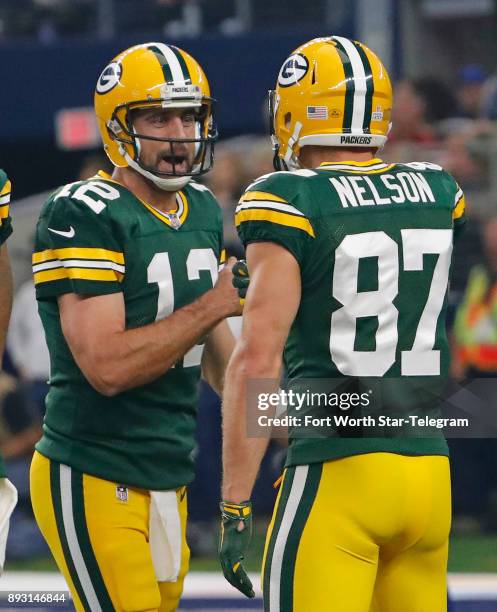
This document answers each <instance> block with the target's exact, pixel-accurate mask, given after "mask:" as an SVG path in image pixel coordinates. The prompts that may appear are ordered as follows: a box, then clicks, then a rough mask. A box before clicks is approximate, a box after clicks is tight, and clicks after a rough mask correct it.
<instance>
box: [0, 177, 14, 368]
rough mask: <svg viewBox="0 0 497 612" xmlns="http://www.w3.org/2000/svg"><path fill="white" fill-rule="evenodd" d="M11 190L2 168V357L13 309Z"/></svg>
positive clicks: (0, 195)
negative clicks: (10, 250) (9, 246)
mask: <svg viewBox="0 0 497 612" xmlns="http://www.w3.org/2000/svg"><path fill="white" fill-rule="evenodd" d="M10 191H11V186H10V181H9V179H8V178H7V175H6V174H5V172H4V171H3V170H0V283H1V285H0V359H1V357H2V355H3V351H4V348H5V337H6V336H7V328H8V326H9V320H10V311H11V309H12V272H11V270H10V262H9V253H8V251H7V245H6V244H5V241H6V240H7V238H8V237H9V236H10V234H11V233H12V223H11V219H10V215H9V205H10Z"/></svg>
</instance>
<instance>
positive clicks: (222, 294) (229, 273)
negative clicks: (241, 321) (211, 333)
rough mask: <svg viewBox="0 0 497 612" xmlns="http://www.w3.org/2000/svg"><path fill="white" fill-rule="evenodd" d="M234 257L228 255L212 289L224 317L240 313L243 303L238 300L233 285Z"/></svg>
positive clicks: (238, 297)
mask: <svg viewBox="0 0 497 612" xmlns="http://www.w3.org/2000/svg"><path fill="white" fill-rule="evenodd" d="M236 261H237V260H236V257H230V258H229V259H228V261H227V262H226V264H225V265H224V267H223V269H222V270H221V272H219V276H218V279H217V283H216V286H215V287H214V291H215V292H216V294H217V297H218V299H219V300H220V307H221V308H222V309H223V311H224V312H225V313H226V314H225V316H226V317H235V316H237V315H241V314H242V310H243V304H241V302H240V296H239V295H238V291H237V290H236V289H235V287H234V286H233V266H234V265H235V264H236Z"/></svg>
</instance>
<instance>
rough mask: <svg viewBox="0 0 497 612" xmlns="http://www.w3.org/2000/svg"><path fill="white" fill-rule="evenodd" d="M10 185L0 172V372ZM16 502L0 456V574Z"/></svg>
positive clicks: (8, 303)
mask: <svg viewBox="0 0 497 612" xmlns="http://www.w3.org/2000/svg"><path fill="white" fill-rule="evenodd" d="M10 192H11V185H10V181H9V179H8V178H7V175H6V174H5V172H4V171H3V170H0V370H1V362H2V357H3V351H4V348H5V338H6V336H7V328H8V326H9V320H10V311H11V309H12V272H11V269H10V261H9V254H8V251H7V245H6V244H5V241H6V240H7V238H8V237H9V236H10V234H11V233H12V221H11V218H10V213H9V207H10ZM16 503H17V491H16V488H15V487H14V485H13V484H12V483H11V482H10V480H8V479H7V474H6V473H5V466H4V463H3V459H2V457H1V455H0V573H1V572H2V571H3V566H4V562H5V547H6V545H7V535H8V532H9V519H10V516H11V514H12V512H13V511H14V508H15V505H16Z"/></svg>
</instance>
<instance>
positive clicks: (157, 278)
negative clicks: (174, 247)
mask: <svg viewBox="0 0 497 612" xmlns="http://www.w3.org/2000/svg"><path fill="white" fill-rule="evenodd" d="M217 269H218V263H217V259H216V256H215V255H214V252H213V251H212V249H191V251H190V252H189V253H188V257H187V259H186V271H187V275H188V280H190V281H194V280H199V279H200V272H201V271H203V270H204V271H208V272H210V275H211V280H212V286H214V285H215V283H216V281H217V275H218V270H217ZM147 281H148V282H149V283H157V285H158V288H159V299H158V302H157V316H156V317H155V320H156V321H160V320H161V319H163V318H164V317H167V316H168V315H170V314H171V313H172V312H173V311H174V282H173V274H172V270H171V262H170V261H169V253H156V254H155V255H154V256H153V258H152V261H151V262H150V264H149V266H148V268H147ZM203 350H204V345H203V344H196V345H195V346H193V347H192V348H191V349H190V350H189V351H188V352H187V353H186V354H185V356H184V357H183V367H185V368H191V367H193V366H199V365H200V362H201V360H202V353H203Z"/></svg>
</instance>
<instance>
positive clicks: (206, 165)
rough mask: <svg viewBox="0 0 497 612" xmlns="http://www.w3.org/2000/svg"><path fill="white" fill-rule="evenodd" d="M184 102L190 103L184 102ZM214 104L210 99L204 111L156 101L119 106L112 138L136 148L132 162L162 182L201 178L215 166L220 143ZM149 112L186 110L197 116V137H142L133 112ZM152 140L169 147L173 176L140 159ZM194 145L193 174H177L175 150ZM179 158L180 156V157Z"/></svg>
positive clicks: (110, 128) (109, 126) (190, 172)
mask: <svg viewBox="0 0 497 612" xmlns="http://www.w3.org/2000/svg"><path fill="white" fill-rule="evenodd" d="M185 102H188V101H187V100H185ZM213 102H214V100H213V99H212V98H209V99H208V100H205V101H204V102H203V103H202V106H201V107H190V106H184V107H183V106H164V105H160V106H159V105H158V104H157V102H156V101H154V102H152V103H151V102H149V101H147V100H142V101H137V102H134V103H131V104H122V105H120V106H118V107H117V108H116V109H115V111H114V113H113V114H112V118H111V120H110V122H109V125H108V130H109V132H110V136H111V138H114V140H116V141H117V142H120V143H121V144H122V145H128V146H130V147H132V148H133V160H134V161H135V162H136V163H138V164H139V165H140V166H141V167H142V168H143V169H144V170H146V171H148V172H152V173H154V174H156V175H157V176H158V177H159V178H167V177H181V176H188V177H192V176H200V175H202V174H205V173H206V172H208V171H209V170H210V169H211V168H212V166H213V163H214V143H215V141H216V139H217V130H216V126H215V124H214V121H213V119H212V103H213ZM147 108H167V109H168V108H185V109H191V110H192V111H194V112H195V137H193V138H172V137H167V138H165V137H159V136H151V135H149V134H140V133H138V132H136V131H135V130H134V127H133V111H137V110H143V109H147ZM143 140H150V141H155V142H163V143H167V144H168V145H169V147H170V151H171V158H172V161H171V165H172V170H171V172H161V171H159V170H157V169H156V168H153V167H152V166H147V165H146V164H145V163H144V162H143V161H142V160H141V158H140V153H141V142H142V141H143ZM191 144H193V145H194V156H193V159H192V160H191V163H190V170H187V171H184V172H181V171H179V170H176V163H175V162H174V158H175V157H176V152H177V151H176V152H175V149H176V150H177V149H178V145H191ZM178 156H179V154H178Z"/></svg>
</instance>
